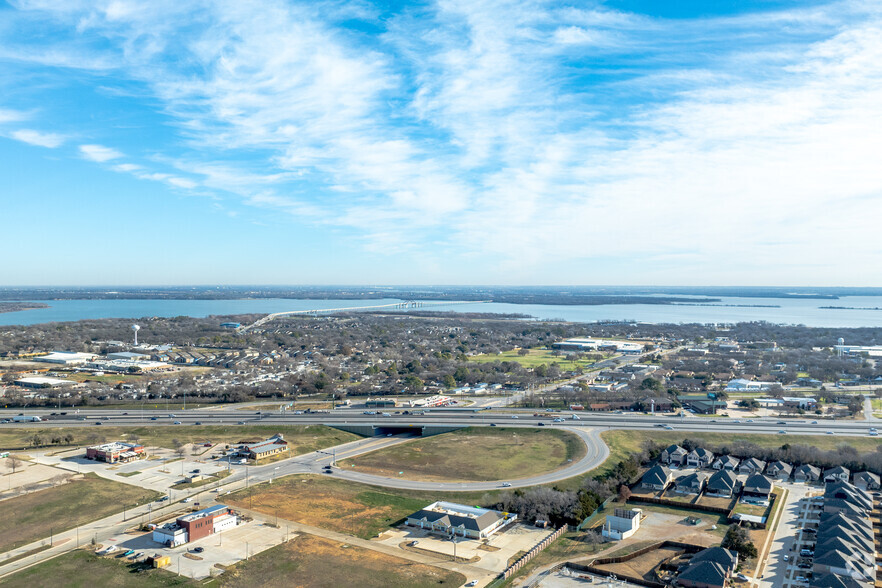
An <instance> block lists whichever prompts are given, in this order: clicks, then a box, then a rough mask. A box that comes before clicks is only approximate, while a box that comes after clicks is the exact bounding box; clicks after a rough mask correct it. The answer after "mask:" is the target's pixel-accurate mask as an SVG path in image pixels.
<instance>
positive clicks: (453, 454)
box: [339, 427, 585, 481]
mask: <svg viewBox="0 0 882 588" xmlns="http://www.w3.org/2000/svg"><path fill="white" fill-rule="evenodd" d="M584 455H585V445H584V443H582V441H581V440H580V439H579V438H578V437H577V436H575V435H573V434H571V433H568V432H566V431H560V430H556V429H551V428H544V429H543V428H535V429H523V428H504V427H497V428H489V427H476V428H467V429H460V430H458V431H453V432H450V433H444V434H442V435H434V436H432V437H424V438H419V439H415V440H413V441H409V442H407V443H402V444H400V445H395V446H393V447H390V448H388V449H381V450H379V451H374V452H371V453H368V454H365V455H363V456H359V457H356V458H354V459H348V460H344V461H341V462H339V464H340V467H341V468H346V469H354V470H356V471H360V472H367V473H371V474H379V475H383V476H399V477H401V478H407V479H420V480H439V481H440V480H503V479H506V478H523V477H527V476H530V475H535V474H541V473H545V472H550V471H553V470H556V469H559V468H561V467H564V466H566V465H567V464H568V463H570V462H571V461H576V460H578V459H580V458H582V456H584Z"/></svg>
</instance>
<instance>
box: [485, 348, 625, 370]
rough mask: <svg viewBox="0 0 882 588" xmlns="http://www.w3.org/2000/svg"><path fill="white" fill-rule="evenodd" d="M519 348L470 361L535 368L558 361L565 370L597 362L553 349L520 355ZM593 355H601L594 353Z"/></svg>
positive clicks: (605, 354) (588, 366)
mask: <svg viewBox="0 0 882 588" xmlns="http://www.w3.org/2000/svg"><path fill="white" fill-rule="evenodd" d="M518 351H519V350H518V349H513V350H511V351H503V352H502V353H498V354H495V355H490V354H482V355H476V356H474V357H470V358H469V361H474V362H476V363H492V362H494V361H514V362H516V363H519V364H521V365H522V366H523V367H525V368H535V367H537V366H540V365H542V364H552V363H556V364H557V366H558V367H559V368H560V369H561V370H563V371H574V370H577V369H579V368H581V369H588V368H590V367H591V366H592V365H594V364H595V363H596V362H595V361H594V360H593V359H580V360H577V361H567V353H566V352H562V351H561V352H555V351H552V350H551V349H530V350H528V351H529V353H528V354H527V355H520V354H519V353H518ZM555 353H559V355H555ZM592 354H593V355H599V354H594V353H592ZM602 355H603V359H608V358H610V357H613V354H610V353H604V354H602Z"/></svg>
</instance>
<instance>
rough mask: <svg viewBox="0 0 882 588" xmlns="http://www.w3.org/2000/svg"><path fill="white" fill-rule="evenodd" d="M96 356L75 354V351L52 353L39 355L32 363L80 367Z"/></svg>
mask: <svg viewBox="0 0 882 588" xmlns="http://www.w3.org/2000/svg"><path fill="white" fill-rule="evenodd" d="M96 357H97V356H96V355H95V354H94V353H77V352H76V351H53V352H52V353H49V354H47V355H40V356H37V357H35V358H34V361H40V362H43V363H57V364H61V365H82V364H84V363H86V362H88V361H92V360H93V359H95V358H96Z"/></svg>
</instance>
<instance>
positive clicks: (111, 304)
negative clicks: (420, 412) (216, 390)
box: [0, 296, 882, 327]
mask: <svg viewBox="0 0 882 588" xmlns="http://www.w3.org/2000/svg"><path fill="white" fill-rule="evenodd" d="M36 302H44V303H45V304H48V305H49V306H50V308H42V309H35V310H24V311H19V312H8V313H0V325H31V324H37V323H46V322H54V321H78V320H82V319H94V318H133V319H135V318H141V317H150V316H163V317H171V316H182V315H183V316H193V317H205V316H209V315H228V314H245V313H267V314H268V313H271V312H282V311H286V310H312V309H332V308H342V307H363V306H375V305H382V304H393V303H396V302H400V301H399V300H396V299H391V298H389V299H382V300H293V299H281V298H267V299H259V300H41V301H36ZM714 304H715V306H691V305H682V306H681V305H655V304H610V305H604V306H559V305H544V304H498V303H487V304H482V303H478V302H476V303H474V304H456V305H446V306H445V305H441V306H431V307H430V308H428V309H427V310H451V311H459V312H494V313H517V314H526V315H530V316H532V317H534V318H537V319H563V320H566V321H572V322H594V321H599V320H633V321H640V322H649V323H734V322H742V321H768V322H771V323H779V324H802V325H807V326H811V327H882V310H834V309H824V308H821V307H822V306H848V307H855V308H857V309H866V308H880V307H882V296H848V297H841V298H839V299H838V300H810V299H787V298H726V297H724V298H722V299H721V302H718V303H714ZM724 305H731V306H724ZM738 305H742V306H738ZM748 305H753V306H748ZM756 305H768V306H775V308H762V307H758V306H756Z"/></svg>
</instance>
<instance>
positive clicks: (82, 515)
mask: <svg viewBox="0 0 882 588" xmlns="http://www.w3.org/2000/svg"><path fill="white" fill-rule="evenodd" d="M159 496H160V494H159V493H158V492H154V491H152V490H145V489H143V488H138V487H137V486H131V485H129V484H123V483H121V482H113V481H110V480H105V479H103V478H99V477H98V476H96V475H95V474H85V476H84V477H83V478H82V479H79V480H74V481H72V482H70V483H68V484H62V485H61V486H55V487H53V488H48V489H46V490H40V491H39V492H33V493H31V494H25V495H24V496H18V497H16V498H10V499H9V500H4V501H3V502H2V504H3V516H2V517H0V553H2V552H4V551H8V550H10V549H14V548H16V547H18V546H20V545H25V544H27V543H30V542H32V541H37V540H39V539H42V538H44V537H49V535H50V534H52V533H60V532H62V531H67V530H70V529H73V528H75V527H77V526H79V525H82V524H84V523H88V522H91V521H96V520H98V519H101V518H104V517H106V516H109V515H112V514H114V513H118V512H122V510H123V506H124V505H125V506H128V507H132V506H135V505H137V504H144V503H146V502H149V501H151V500H155V499H156V498H158V497H159ZM82 540H83V541H84V542H85V541H86V540H87V539H86V538H85V537H83V538H82Z"/></svg>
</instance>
